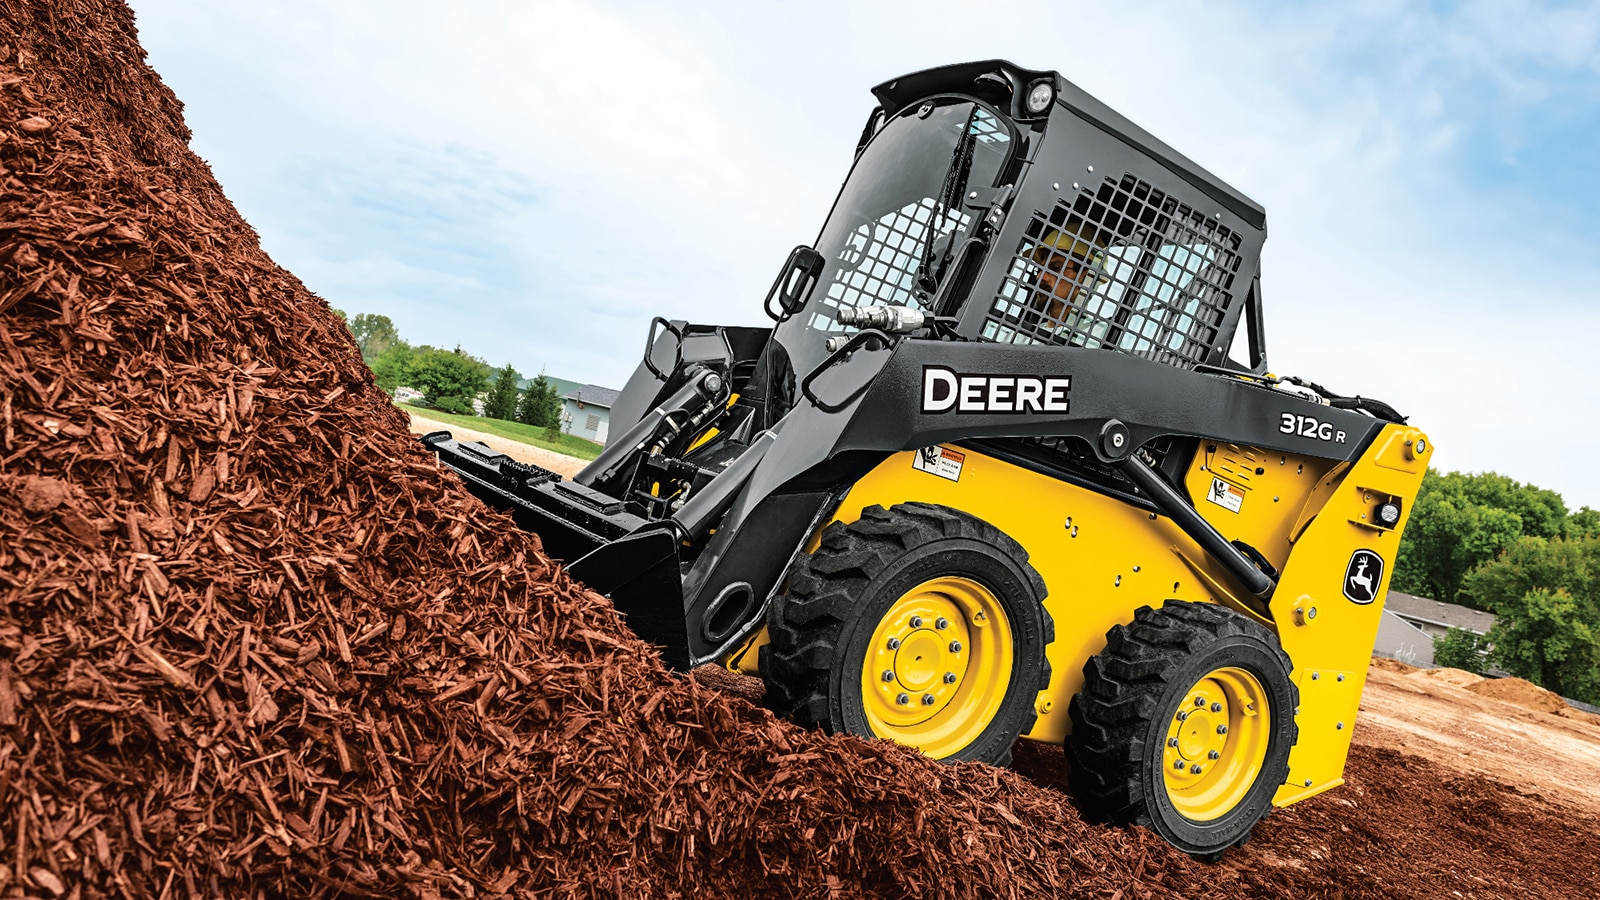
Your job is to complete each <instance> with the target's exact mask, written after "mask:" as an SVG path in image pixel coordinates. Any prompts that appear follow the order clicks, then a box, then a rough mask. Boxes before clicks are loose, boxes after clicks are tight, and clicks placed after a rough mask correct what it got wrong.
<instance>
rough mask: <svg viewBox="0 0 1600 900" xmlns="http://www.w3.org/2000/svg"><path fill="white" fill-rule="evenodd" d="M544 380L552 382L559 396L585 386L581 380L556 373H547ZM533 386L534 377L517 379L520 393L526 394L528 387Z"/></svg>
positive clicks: (551, 384)
mask: <svg viewBox="0 0 1600 900" xmlns="http://www.w3.org/2000/svg"><path fill="white" fill-rule="evenodd" d="M544 380H545V381H548V382H550V386H551V387H553V388H555V389H556V396H557V397H565V396H566V395H568V394H570V393H572V392H573V391H575V390H577V389H578V388H581V387H583V382H581V381H568V380H566V379H565V378H557V377H555V376H554V375H546V376H545V377H544ZM532 386H533V379H532V378H518V379H517V392H518V393H520V394H526V393H527V392H528V388H530V387H532Z"/></svg>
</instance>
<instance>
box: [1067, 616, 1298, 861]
mask: <svg viewBox="0 0 1600 900" xmlns="http://www.w3.org/2000/svg"><path fill="white" fill-rule="evenodd" d="M1106 637H1107V640H1106V649H1105V650H1104V651H1102V652H1101V653H1099V654H1098V655H1096V656H1094V657H1091V658H1090V660H1089V662H1088V663H1087V664H1086V665H1085V666H1084V685H1083V690H1082V691H1081V692H1080V693H1079V694H1078V695H1077V696H1075V697H1073V698H1072V703H1071V704H1070V706H1069V707H1068V714H1069V715H1070V716H1071V717H1072V734H1070V735H1069V736H1068V738H1067V742H1066V751H1067V757H1068V759H1069V761H1070V762H1071V763H1072V771H1071V773H1070V775H1069V779H1068V780H1069V783H1070V784H1071V786H1072V789H1073V793H1074V794H1076V795H1077V797H1078V801H1079V804H1080V805H1081V806H1082V807H1083V808H1084V811H1085V812H1086V813H1088V814H1089V815H1090V816H1092V817H1094V818H1098V819H1100V820H1102V821H1108V822H1112V823H1117V824H1126V825H1143V826H1145V827H1147V828H1150V829H1152V830H1154V831H1155V832H1157V833H1158V834H1160V835H1161V836H1162V837H1164V838H1166V839H1167V841H1168V842H1169V843H1171V844H1173V845H1174V846H1176V847H1177V848H1178V849H1180V850H1183V851H1185V852H1188V853H1190V854H1191V855H1193V856H1196V857H1198V858H1200V859H1203V860H1206V861H1215V860H1217V859H1220V858H1221V856H1222V853H1223V852H1224V851H1225V850H1227V849H1228V848H1229V847H1233V846H1238V845H1241V844H1243V843H1244V842H1245V841H1246V840H1248V839H1249V837H1250V830H1251V829H1252V828H1254V827H1255V824H1256V822H1258V821H1260V820H1261V819H1262V818H1263V817H1264V816H1266V814H1267V813H1268V812H1269V811H1270V810H1271V807H1272V797H1273V795H1274V794H1275V793H1276V792H1277V790H1278V787H1279V785H1281V784H1283V782H1284V779H1285V778H1287V777H1288V774H1289V751H1290V750H1291V749H1292V748H1293V747H1294V744H1295V740H1296V738H1297V735H1298V732H1297V728H1296V725H1295V721H1294V716H1295V708H1296V706H1297V705H1298V704H1299V690H1298V688H1296V687H1295V684H1294V682H1293V681H1292V680H1291V678H1290V668H1291V667H1290V662H1289V657H1288V655H1287V654H1285V653H1284V652H1283V650H1282V648H1280V647H1279V646H1278V642H1277V639H1276V638H1275V637H1274V636H1273V635H1272V633H1271V632H1270V631H1268V630H1267V629H1266V628H1264V627H1262V626H1261V625H1259V624H1257V623H1256V622H1254V621H1252V620H1250V619H1248V618H1246V617H1244V616H1242V615H1240V614H1239V613H1236V612H1233V611H1232V610H1228V609H1225V608H1223V607H1220V606H1216V605H1214V604H1209V603H1189V602H1185V601H1182V600H1168V601H1167V602H1166V604H1165V605H1164V606H1162V607H1161V608H1160V609H1153V608H1151V607H1148V606H1146V607H1141V608H1140V609H1139V610H1138V612H1136V613H1135V614H1134V620H1133V622H1132V623H1130V624H1128V625H1118V626H1116V627H1114V628H1112V629H1111V631H1110V632H1108V633H1107V635H1106Z"/></svg>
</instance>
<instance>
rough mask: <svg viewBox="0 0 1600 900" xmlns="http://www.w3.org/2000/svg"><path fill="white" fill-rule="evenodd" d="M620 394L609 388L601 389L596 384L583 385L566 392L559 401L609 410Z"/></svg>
mask: <svg viewBox="0 0 1600 900" xmlns="http://www.w3.org/2000/svg"><path fill="white" fill-rule="evenodd" d="M621 393H622V392H621V391H613V390H612V389H611V388H608V387H601V386H600V385H598V384H585V385H580V386H579V387H578V388H577V389H576V390H572V391H568V392H567V393H566V395H565V396H563V397H562V398H561V399H563V400H571V401H573V402H575V403H582V404H583V405H585V406H598V407H600V408H602V409H610V408H611V405H612V404H613V403H616V402H617V396H618V395H619V394H621Z"/></svg>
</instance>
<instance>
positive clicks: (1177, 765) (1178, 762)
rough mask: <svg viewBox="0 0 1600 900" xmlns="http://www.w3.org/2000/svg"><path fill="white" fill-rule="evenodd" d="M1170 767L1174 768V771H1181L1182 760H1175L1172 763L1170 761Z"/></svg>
mask: <svg viewBox="0 0 1600 900" xmlns="http://www.w3.org/2000/svg"><path fill="white" fill-rule="evenodd" d="M1172 767H1173V768H1174V769H1181V768H1183V760H1181V759H1175V760H1173V761H1172Z"/></svg>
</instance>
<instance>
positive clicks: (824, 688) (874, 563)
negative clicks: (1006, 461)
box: [760, 503, 1055, 766]
mask: <svg viewBox="0 0 1600 900" xmlns="http://www.w3.org/2000/svg"><path fill="white" fill-rule="evenodd" d="M941 577H955V578H961V579H967V580H970V581H973V582H977V583H978V584H980V585H981V586H982V587H983V588H985V589H987V591H989V592H990V594H992V596H993V597H994V598H995V599H996V600H997V601H998V605H999V608H1000V611H1001V612H1003V613H1004V615H1005V617H1006V619H1007V620H1008V623H1009V627H1010V630H1011V647H1010V652H1011V657H1010V658H1011V660H1012V664H1011V668H1010V672H1009V681H1008V682H1007V686H1006V689H1005V693H1004V696H1003V698H1002V699H1001V700H1000V701H999V706H998V709H997V710H996V711H995V712H994V714H993V715H992V717H991V718H989V720H988V721H987V724H986V726H984V727H983V729H982V732H981V733H980V734H977V735H976V736H975V737H974V738H973V739H972V740H971V741H970V742H968V743H967V744H966V745H965V746H961V747H959V748H957V749H955V750H954V751H953V752H949V753H944V754H942V755H941V756H940V757H939V758H942V759H945V760H948V761H952V762H954V761H968V760H972V761H979V762H986V763H990V764H993V765H1000V766H1004V765H1009V764H1010V762H1011V746H1012V744H1013V743H1015V741H1016V739H1017V736H1018V735H1020V734H1022V733H1024V732H1026V731H1027V730H1028V729H1030V728H1032V727H1033V723H1034V720H1035V718H1036V717H1037V715H1038V714H1037V711H1036V710H1035V708H1034V702H1035V699H1036V697H1037V696H1038V692H1039V691H1041V690H1044V689H1045V687H1047V686H1048V685H1049V683H1050V665H1049V663H1048V662H1047V661H1046V659H1045V646H1046V645H1047V644H1049V643H1050V641H1051V640H1053V639H1054V637H1055V631H1054V625H1053V623H1052V622H1051V619H1050V615H1049V613H1047V612H1045V610H1044V605H1043V602H1044V596H1045V585H1044V580H1043V579H1042V578H1040V577H1039V573H1038V572H1036V571H1034V568H1033V566H1031V565H1029V563H1028V554H1027V552H1026V551H1025V550H1023V549H1022V546H1021V545H1020V544H1018V543H1017V542H1016V541H1014V540H1012V539H1011V538H1010V537H1007V536H1006V535H1005V533H1003V532H1002V531H1000V530H999V529H998V528H995V527H994V526H993V525H990V524H988V523H987V522H984V521H982V520H980V519H977V518H974V517H973V516H970V515H967V514H965V513H962V512H958V511H956V510H953V509H950V508H948V507H943V506H937V505H934V504H930V503H902V504H899V505H897V506H895V507H894V508H893V509H889V510H886V509H884V508H883V507H882V506H871V507H868V508H866V509H864V510H862V512H861V517H860V518H859V519H858V520H856V521H855V522H851V523H849V524H844V523H839V522H836V523H834V524H832V525H830V526H828V528H827V529H826V530H825V531H823V533H822V541H821V544H820V546H819V547H818V548H817V550H816V551H815V552H814V553H811V554H808V555H806V556H803V557H802V558H801V559H800V560H799V561H798V562H797V563H796V565H795V567H794V570H793V571H792V572H791V574H790V576H789V581H788V585H787V588H786V590H785V592H784V593H783V594H782V595H780V596H779V597H778V598H777V600H776V601H775V602H774V604H773V607H772V609H771V611H770V612H769V614H768V617H767V625H768V631H769V633H770V635H771V643H769V644H767V645H765V646H763V647H762V648H761V655H760V667H761V676H762V679H763V680H764V681H765V682H766V685H767V693H766V703H767V705H768V706H769V707H770V708H772V709H773V710H774V711H776V712H778V713H780V714H782V715H785V716H788V717H790V718H792V719H793V720H794V721H796V722H798V723H800V724H802V725H805V726H808V727H820V728H823V729H825V730H827V731H828V732H830V733H850V734H858V735H862V736H865V737H874V736H878V735H876V734H874V732H873V729H872V726H871V724H870V722H869V719H868V713H867V711H866V705H865V701H864V700H863V680H864V676H863V666H864V664H865V662H866V660H867V655H868V653H869V652H870V651H869V647H868V645H869V643H871V642H872V637H873V634H874V630H875V629H877V628H878V627H879V625H880V621H882V620H883V617H884V616H885V615H886V614H887V613H888V612H889V611H890V610H891V608H893V607H895V605H896V603H897V602H898V601H900V600H901V598H902V597H904V596H906V595H907V592H908V591H911V590H912V589H913V588H915V587H916V586H918V585H920V584H923V583H925V582H927V581H929V580H930V579H936V578H941ZM957 714H959V713H957ZM973 727H976V725H974V726H973ZM884 736H886V737H889V738H890V739H895V735H893V734H889V735H884Z"/></svg>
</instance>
